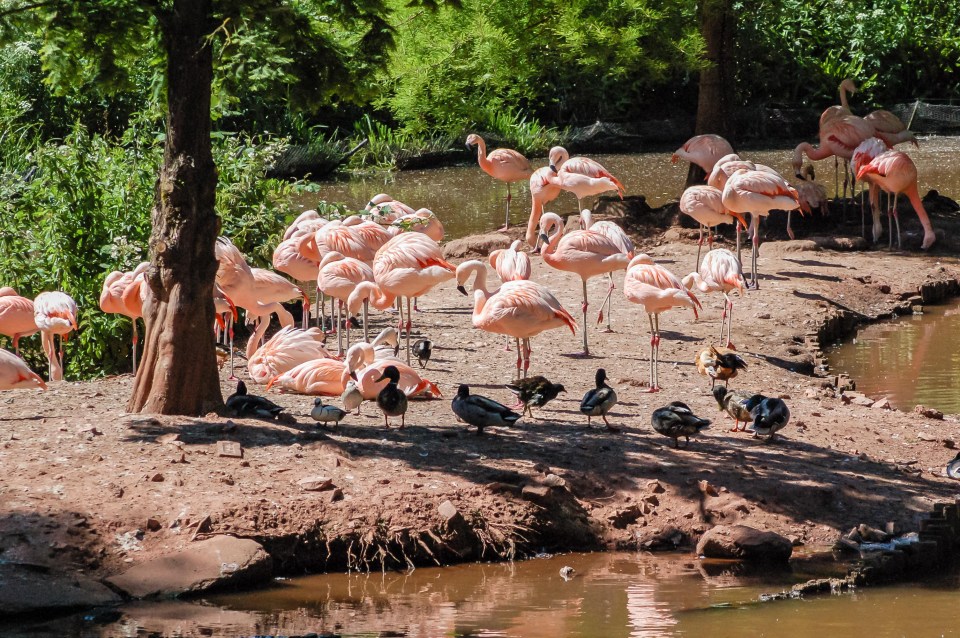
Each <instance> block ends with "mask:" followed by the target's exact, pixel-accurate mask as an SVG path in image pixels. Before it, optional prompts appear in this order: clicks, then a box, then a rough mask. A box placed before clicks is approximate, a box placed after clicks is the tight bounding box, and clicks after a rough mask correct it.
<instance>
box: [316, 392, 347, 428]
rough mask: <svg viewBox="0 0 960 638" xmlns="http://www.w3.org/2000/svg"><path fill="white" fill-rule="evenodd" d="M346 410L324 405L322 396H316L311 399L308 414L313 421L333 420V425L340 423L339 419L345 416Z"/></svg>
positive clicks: (325, 421) (324, 421)
mask: <svg viewBox="0 0 960 638" xmlns="http://www.w3.org/2000/svg"><path fill="white" fill-rule="evenodd" d="M347 414H348V412H347V411H346V410H341V409H340V408H338V407H336V406H333V405H324V404H323V397H317V398H316V399H314V400H313V409H312V410H310V416H312V417H313V420H314V421H319V422H320V423H330V422H331V421H333V425H334V427H336V426H338V425H340V421H342V420H343V417H345V416H347Z"/></svg>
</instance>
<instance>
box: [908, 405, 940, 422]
mask: <svg viewBox="0 0 960 638" xmlns="http://www.w3.org/2000/svg"><path fill="white" fill-rule="evenodd" d="M913 411H914V412H916V413H917V414H919V415H920V416H924V417H926V418H928V419H939V420H942V419H943V412H941V411H940V410H938V409H936V408H925V407H924V406H922V405H918V406H916V407H915V408H913Z"/></svg>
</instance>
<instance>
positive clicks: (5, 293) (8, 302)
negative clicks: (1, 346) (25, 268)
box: [0, 287, 39, 354]
mask: <svg viewBox="0 0 960 638" xmlns="http://www.w3.org/2000/svg"><path fill="white" fill-rule="evenodd" d="M38 330H39V328H37V322H36V321H35V320H34V318H33V300H32V299H28V298H26V297H21V296H20V295H18V294H17V291H16V290H14V289H13V288H10V287H4V288H0V335H6V336H8V337H10V338H11V339H12V340H13V350H14V352H16V353H17V354H20V338H21V337H27V336H30V335H32V334H33V333H35V332H37V331H38Z"/></svg>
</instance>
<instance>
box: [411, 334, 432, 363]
mask: <svg viewBox="0 0 960 638" xmlns="http://www.w3.org/2000/svg"><path fill="white" fill-rule="evenodd" d="M410 350H411V352H412V353H413V356H415V357H416V358H417V361H418V362H419V363H420V367H421V368H426V367H427V362H429V361H430V356H431V355H432V354H433V342H432V341H430V340H429V339H418V340H417V341H416V342H415V343H414V344H413V345H412V346H411V347H410Z"/></svg>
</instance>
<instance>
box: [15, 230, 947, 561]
mask: <svg viewBox="0 0 960 638" xmlns="http://www.w3.org/2000/svg"><path fill="white" fill-rule="evenodd" d="M691 236H695V231H693V232H692V235H691V231H688V230H686V229H680V228H676V227H674V228H672V229H670V230H668V231H666V233H658V234H656V235H651V236H649V238H648V239H644V240H641V241H640V244H641V248H642V249H643V250H644V251H645V252H647V253H648V254H650V255H651V256H652V257H654V259H655V260H657V261H658V262H659V263H661V264H664V265H666V266H667V267H668V268H669V269H671V270H672V271H673V272H674V273H676V274H677V275H681V276H682V275H684V274H686V273H688V272H690V270H692V266H693V263H694V255H695V251H696V245H695V242H694V241H691V239H690V237H691ZM746 256H747V255H746V254H745V257H746ZM533 262H534V279H536V280H537V281H540V282H542V283H544V284H545V285H547V286H548V287H550V288H551V289H552V290H553V291H554V292H555V293H556V295H557V296H558V298H559V299H560V300H561V301H562V303H563V304H564V306H565V307H566V308H567V309H568V310H570V311H571V312H572V313H573V314H574V316H576V317H578V318H579V308H580V281H579V278H577V277H576V276H574V275H572V274H567V273H563V272H559V271H554V270H552V269H551V268H549V267H548V266H546V265H545V264H544V263H543V262H542V261H541V260H540V258H539V257H535V258H534V260H533ZM760 272H761V275H762V285H761V290H760V291H751V292H748V293H747V294H746V296H745V297H744V298H743V299H742V300H741V299H738V300H736V305H735V309H734V327H733V340H734V342H735V343H736V345H737V348H738V349H739V351H740V352H741V354H742V355H743V356H744V357H745V358H746V359H747V361H748V364H749V369H748V370H747V371H745V372H744V373H742V374H741V375H740V377H738V378H737V379H735V380H733V381H732V382H731V388H736V389H742V390H744V391H749V392H762V393H764V394H768V395H774V396H780V397H782V398H783V399H784V400H785V401H786V402H787V403H788V405H789V406H790V410H791V412H792V418H791V421H790V424H789V425H788V426H787V428H786V429H785V430H783V431H782V432H781V435H780V436H778V437H777V439H776V440H775V441H773V442H772V443H769V444H768V443H766V442H763V441H761V440H758V439H752V438H751V437H750V434H749V433H734V432H730V431H729V429H730V423H731V422H730V421H729V420H728V419H727V418H726V417H725V416H724V415H723V414H722V413H720V412H719V411H718V408H717V405H716V403H715V402H714V400H713V398H712V396H711V394H710V383H709V380H708V379H706V378H705V377H702V376H700V375H699V374H698V373H697V369H696V367H695V366H694V363H693V362H694V358H695V356H696V355H697V353H698V352H699V350H700V349H702V348H703V347H705V346H706V345H708V344H710V343H713V342H714V341H713V340H715V339H716V337H717V335H718V332H719V325H720V310H721V307H722V297H721V296H719V295H701V296H700V298H701V301H702V303H703V307H704V309H703V311H702V313H701V316H700V319H699V320H698V321H694V317H693V313H692V312H690V311H689V310H685V311H679V310H674V311H670V312H668V313H666V314H664V315H663V316H662V317H661V327H662V330H663V341H662V345H661V368H660V381H661V385H662V386H663V391H662V392H660V393H658V394H649V393H646V392H644V390H645V387H644V384H645V382H646V379H647V376H648V367H647V366H648V364H647V352H648V347H649V339H648V336H647V318H646V316H645V315H644V313H643V312H642V310H641V309H640V308H639V307H636V306H633V305H632V304H630V303H628V302H627V301H626V300H625V299H624V297H623V295H622V290H621V289H620V288H621V285H620V283H618V289H617V291H615V293H614V300H615V302H614V308H613V325H614V329H615V332H614V333H612V334H603V333H601V332H600V331H599V330H598V329H597V328H596V327H595V326H594V325H592V323H593V320H595V318H596V311H597V309H598V306H599V301H600V299H601V298H602V297H603V295H604V294H605V291H606V282H605V280H601V279H599V278H597V279H594V280H591V281H590V284H589V295H590V300H591V308H590V312H589V315H590V318H591V326H590V328H589V330H590V332H589V338H590V344H591V353H592V354H591V356H590V357H584V356H581V355H580V354H579V352H580V336H579V334H578V335H576V336H573V335H571V334H570V333H569V331H566V332H564V331H560V330H556V331H553V332H550V333H546V334H543V335H541V336H540V337H537V338H535V339H534V340H533V347H534V353H533V363H532V367H531V374H545V375H546V376H548V377H549V378H550V379H551V380H553V381H558V382H562V383H563V384H564V385H565V386H566V388H567V392H566V393H565V394H562V395H561V396H560V398H559V399H557V400H556V401H554V402H552V403H550V404H549V405H548V406H547V407H545V408H543V409H539V410H535V416H534V418H524V419H522V420H521V421H520V422H519V423H518V424H517V425H516V426H514V427H510V428H490V429H489V430H488V431H487V432H486V433H485V434H484V435H483V436H477V435H476V434H475V431H474V430H473V429H468V428H466V427H465V426H464V425H462V424H458V423H456V421H455V420H454V417H453V414H452V412H451V410H450V403H449V401H450V399H452V398H453V396H454V394H455V393H456V387H457V385H458V384H460V383H469V384H470V385H471V386H472V388H473V392H474V393H482V394H485V395H486V396H489V397H491V398H493V399H496V400H498V401H501V402H504V403H508V404H509V403H512V399H513V397H512V395H511V394H510V393H509V392H508V391H507V390H505V389H504V388H503V384H504V383H506V382H508V381H509V380H510V379H511V378H512V376H513V366H514V361H515V355H514V354H513V352H507V351H505V348H504V345H505V340H504V338H503V337H500V336H496V335H490V334H486V333H483V332H480V331H476V330H474V329H473V328H472V327H471V322H470V319H471V305H472V299H471V298H468V297H463V296H461V295H459V294H458V293H457V292H456V290H455V285H454V283H453V282H451V283H448V284H446V285H444V286H441V287H440V288H439V289H437V290H434V291H433V292H432V293H430V294H429V295H427V296H425V297H423V298H422V299H421V301H420V306H421V308H422V309H423V312H422V313H420V314H417V315H416V317H415V322H416V326H415V330H416V332H419V333H420V334H422V335H426V336H428V337H429V338H431V339H432V340H433V341H434V343H435V352H434V358H433V359H432V360H431V361H430V363H429V365H428V367H427V370H426V372H425V376H426V377H428V378H429V379H430V380H432V381H434V382H436V383H438V384H439V385H440V388H441V390H442V391H443V393H444V399H443V400H433V401H413V402H411V405H410V408H409V411H408V413H407V419H406V421H407V424H408V425H407V428H406V429H405V430H402V431H401V430H398V429H395V428H392V429H390V430H387V429H384V427H383V420H382V417H381V415H380V413H379V411H378V410H377V408H376V406H375V405H373V404H370V403H367V404H364V406H363V408H362V414H361V415H360V416H356V415H350V416H349V417H348V418H347V419H346V420H345V421H344V422H343V423H342V424H341V426H340V427H339V428H338V429H336V430H328V429H324V428H319V427H317V426H316V424H315V423H314V422H313V421H312V420H311V419H310V417H309V411H310V408H311V407H312V403H313V400H312V398H311V397H303V396H295V395H281V394H279V393H276V392H271V394H270V398H271V399H274V400H275V401H277V402H278V403H280V404H281V405H284V406H285V407H286V408H287V410H288V412H289V414H290V415H292V417H293V418H292V419H290V420H289V421H286V422H265V421H257V420H247V419H237V418H231V417H230V416H229V415H226V416H216V415H208V416H207V417H204V418H197V419H190V418H172V417H156V418H153V417H150V416H149V415H128V414H125V413H124V405H125V403H126V400H127V398H128V396H129V394H130V391H131V386H132V380H131V377H130V376H121V377H114V378H109V379H103V380H99V381H94V382H85V383H76V382H69V381H68V382H64V383H60V384H58V385H55V386H51V389H50V390H49V391H48V392H46V393H41V392H37V391H25V390H18V391H11V392H6V393H4V394H3V395H2V397H0V403H2V407H0V422H2V427H0V468H2V472H0V505H2V506H0V560H3V561H10V562H29V563H39V564H45V565H52V566H57V567H61V568H72V569H77V570H81V571H85V572H87V573H90V574H93V575H96V576H105V575H108V574H113V573H117V572H119V571H122V570H123V569H125V568H126V567H128V566H129V565H130V564H131V563H134V562H141V561H143V560H146V559H147V558H149V557H152V556H156V555H159V554H164V553H169V552H172V551H175V550H176V549H177V548H180V547H183V546H185V545H186V544H188V543H190V542H191V541H192V540H193V539H195V538H203V537H206V536H208V535H210V534H219V533H225V534H233V535H237V536H243V537H250V538H255V539H257V540H258V541H260V542H261V543H263V544H264V545H265V547H267V549H268V551H270V552H271V554H273V556H274V558H275V560H276V561H277V562H278V566H279V567H280V569H281V570H285V571H298V570H304V569H310V570H318V569H343V568H345V567H348V566H352V567H362V566H364V565H366V566H377V567H379V566H380V565H387V566H402V565H403V564H404V563H406V562H407V561H410V562H413V563H417V564H425V563H431V562H434V561H437V562H447V561H456V560H467V559H480V558H483V559H494V558H502V557H509V556H514V555H517V556H519V555H523V554H525V553H530V552H536V551H539V550H541V549H588V548H598V547H621V548H651V547H662V546H673V545H676V544H689V543H690V542H691V540H693V541H695V539H696V537H697V536H699V534H701V533H702V532H704V531H705V530H706V529H709V528H710V527H711V526H713V525H715V524H720V523H724V524H731V523H734V522H736V523H743V524H747V525H751V526H754V527H757V528H761V529H769V530H773V531H776V532H779V533H781V534H784V535H787V536H790V537H791V538H792V539H793V540H794V541H795V542H796V543H797V544H805V545H806V546H808V547H814V548H817V547H823V546H827V545H830V544H832V543H833V542H834V541H835V540H836V539H837V536H838V533H840V532H841V531H846V530H847V529H849V528H851V527H853V526H854V525H856V524H859V523H867V524H869V525H872V526H876V527H882V526H883V525H884V524H885V523H886V522H887V521H894V522H896V524H897V525H898V526H899V527H900V528H901V529H904V530H909V529H913V528H915V526H916V521H917V520H918V518H919V517H920V516H921V515H922V514H923V513H925V512H927V511H929V510H930V509H931V507H932V505H933V503H934V502H937V501H942V500H947V499H952V498H953V497H954V496H955V495H957V494H958V485H957V483H955V482H954V481H952V480H951V479H949V478H945V477H944V475H943V468H944V466H945V465H946V463H947V462H948V461H949V460H951V459H952V458H953V457H954V456H955V454H956V450H954V449H951V447H952V445H953V442H954V441H960V421H958V418H957V417H956V416H951V415H947V417H946V418H945V419H943V420H934V419H929V418H924V417H923V416H921V415H918V414H914V413H903V412H896V411H891V410H885V409H878V408H873V407H867V406H861V405H857V404H856V402H853V403H847V402H845V401H844V400H843V399H842V398H841V397H840V396H839V395H838V393H837V392H836V391H835V390H834V389H833V388H832V387H827V386H830V382H829V381H830V379H829V377H825V376H813V375H812V374H811V373H812V372H813V371H814V368H815V367H816V365H817V361H816V360H815V351H816V349H817V343H816V335H817V333H818V331H820V332H821V335H823V334H827V333H828V332H829V331H828V330H827V328H826V327H829V326H834V328H832V329H831V330H833V332H836V330H837V328H836V326H846V327H848V326H849V325H852V323H854V322H856V321H861V320H862V321H866V320H870V319H872V318H876V317H880V316H884V315H888V314H889V313H891V312H893V311H894V309H896V308H897V307H900V309H901V311H902V310H903V308H904V304H905V302H906V303H907V305H909V303H910V302H909V299H910V298H911V297H914V296H916V295H917V294H918V288H919V286H920V285H921V284H924V283H926V282H930V281H950V280H955V279H957V278H958V277H960V264H958V261H957V260H956V259H955V258H953V257H948V256H945V255H943V254H939V255H938V254H933V255H927V254H920V253H919V252H887V251H886V250H871V251H866V252H840V251H834V250H824V249H818V248H816V244H815V242H813V241H810V240H800V241H796V242H770V243H766V244H764V245H763V247H762V249H761V258H760ZM619 280H620V282H622V274H621V277H620V278H619ZM914 302H916V300H914ZM391 320H393V317H392V316H391V315H386V314H383V315H378V316H377V317H376V321H377V328H379V327H380V326H383V325H386V324H387V323H388V322H390V321H391ZM844 329H846V328H844ZM825 330H827V332H824V331H825ZM415 365H416V364H415ZM598 367H604V368H605V369H606V370H607V372H608V375H609V377H610V379H611V382H612V385H613V386H614V387H615V388H616V391H617V394H618V396H619V404H618V405H617V406H616V407H615V408H614V410H613V412H612V413H611V415H610V421H611V423H612V424H614V425H616V426H617V427H618V428H620V429H621V431H620V432H619V433H611V432H607V431H605V430H604V429H603V427H602V425H601V426H600V427H597V426H596V425H595V426H594V427H593V428H592V429H587V427H586V418H585V417H583V416H582V415H581V414H580V413H579V411H578V405H579V401H580V399H581V397H582V396H583V393H584V392H586V391H587V390H588V389H589V388H590V387H591V386H592V382H593V377H594V373H595V371H596V369H597V368H598ZM221 374H222V379H223V392H224V396H226V395H228V394H230V393H231V392H232V391H233V383H232V382H228V381H227V379H226V377H227V374H228V372H227V371H226V370H224V371H222V373H221ZM238 374H239V375H240V376H241V377H242V378H247V377H246V371H245V369H244V370H242V371H241V372H238ZM247 380H248V384H249V383H250V382H249V379H248V378H247ZM251 390H252V391H253V392H258V391H259V392H262V391H263V390H262V388H257V387H255V386H252V385H251ZM674 400H683V401H685V402H686V403H688V404H689V405H690V406H691V407H692V408H693V410H694V411H695V412H696V413H697V414H698V415H700V416H703V417H707V418H711V419H713V420H714V425H713V427H712V428H711V429H709V430H707V431H705V432H704V433H703V434H702V435H701V436H699V437H698V438H696V439H694V440H693V441H691V443H690V445H689V448H688V449H684V448H683V447H681V448H680V449H674V448H673V441H672V440H670V439H667V438H665V437H663V436H661V435H659V434H657V433H656V432H654V431H653V430H652V429H651V426H650V414H651V412H652V411H653V410H654V409H655V408H658V407H660V406H662V405H665V404H666V403H668V402H670V401H674ZM861 402H864V403H865V401H861ZM219 441H231V442H236V443H239V444H240V445H241V446H242V458H236V457H231V456H220V455H218V442H219ZM549 475H555V476H554V477H550V476H549ZM316 476H324V477H329V478H330V479H332V482H333V485H335V486H336V488H337V489H336V490H328V491H305V490H304V489H302V487H301V486H300V485H298V482H300V481H301V480H302V479H304V478H308V477H316ZM555 477H559V479H561V480H558V479H557V478H555ZM703 481H706V483H703ZM445 501H450V503H451V504H452V505H453V506H454V508H455V509H456V511H455V512H454V511H452V510H451V509H450V508H449V507H445V508H440V507H439V506H440V505H441V504H442V503H444V502H445Z"/></svg>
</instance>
